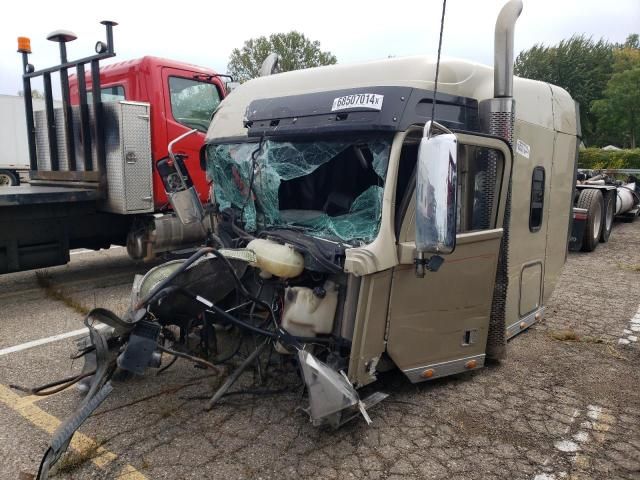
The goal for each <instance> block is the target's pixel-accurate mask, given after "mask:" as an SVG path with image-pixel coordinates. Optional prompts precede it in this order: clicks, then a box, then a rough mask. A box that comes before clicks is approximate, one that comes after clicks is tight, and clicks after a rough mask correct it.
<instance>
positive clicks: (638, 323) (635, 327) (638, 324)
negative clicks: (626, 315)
mask: <svg viewBox="0 0 640 480" xmlns="http://www.w3.org/2000/svg"><path fill="white" fill-rule="evenodd" d="M638 335H640V307H638V312H637V313H636V314H635V315H634V316H633V317H631V320H629V325H628V326H627V328H625V329H624V330H623V331H622V336H621V337H620V339H618V345H631V344H633V343H636V342H637V341H638Z"/></svg>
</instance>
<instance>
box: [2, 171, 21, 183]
mask: <svg viewBox="0 0 640 480" xmlns="http://www.w3.org/2000/svg"><path fill="white" fill-rule="evenodd" d="M17 185H20V177H19V176H18V174H17V173H16V172H12V171H11V170H0V187H14V186H17Z"/></svg>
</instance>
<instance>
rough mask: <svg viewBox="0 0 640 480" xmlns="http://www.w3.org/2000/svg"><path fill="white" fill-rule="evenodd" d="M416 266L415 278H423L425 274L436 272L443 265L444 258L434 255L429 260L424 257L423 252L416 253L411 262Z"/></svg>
mask: <svg viewBox="0 0 640 480" xmlns="http://www.w3.org/2000/svg"><path fill="white" fill-rule="evenodd" d="M413 263H414V264H415V266H416V277H418V278H424V275H425V272H426V271H429V272H434V273H435V272H437V271H438V270H440V267H441V266H442V264H443V263H444V258H443V257H441V256H440V255H434V256H432V257H429V258H425V257H424V252H417V254H416V258H415V260H414V261H413Z"/></svg>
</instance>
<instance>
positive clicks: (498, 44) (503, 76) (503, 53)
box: [493, 0, 522, 98]
mask: <svg viewBox="0 0 640 480" xmlns="http://www.w3.org/2000/svg"><path fill="white" fill-rule="evenodd" d="M520 13H522V0H511V1H509V2H508V3H506V4H505V5H504V6H503V7H502V10H500V14H499V15H498V19H497V20H496V29H495V36H494V44H493V48H494V53H493V96H494V97H496V98H502V97H513V33H514V30H515V26H516V20H518V17H519V16H520Z"/></svg>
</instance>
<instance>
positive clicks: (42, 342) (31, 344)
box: [0, 324, 107, 357]
mask: <svg viewBox="0 0 640 480" xmlns="http://www.w3.org/2000/svg"><path fill="white" fill-rule="evenodd" d="M105 327H107V325H104V324H100V325H96V328H105ZM88 333H89V329H88V328H86V327H85V328H80V329H78V330H73V331H71V332H67V333H60V334H58V335H53V336H51V337H47V338H41V339H39V340H32V341H31V342H26V343H21V344H20V345H15V346H13V347H7V348H3V349H2V350H0V357H1V356H3V355H8V354H10V353H15V352H20V351H22V350H27V349H28V348H33V347H39V346H40V345H46V344H47V343H51V342H57V341H58V340H64V339H65V338H72V337H79V336H80V335H86V334H88Z"/></svg>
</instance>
